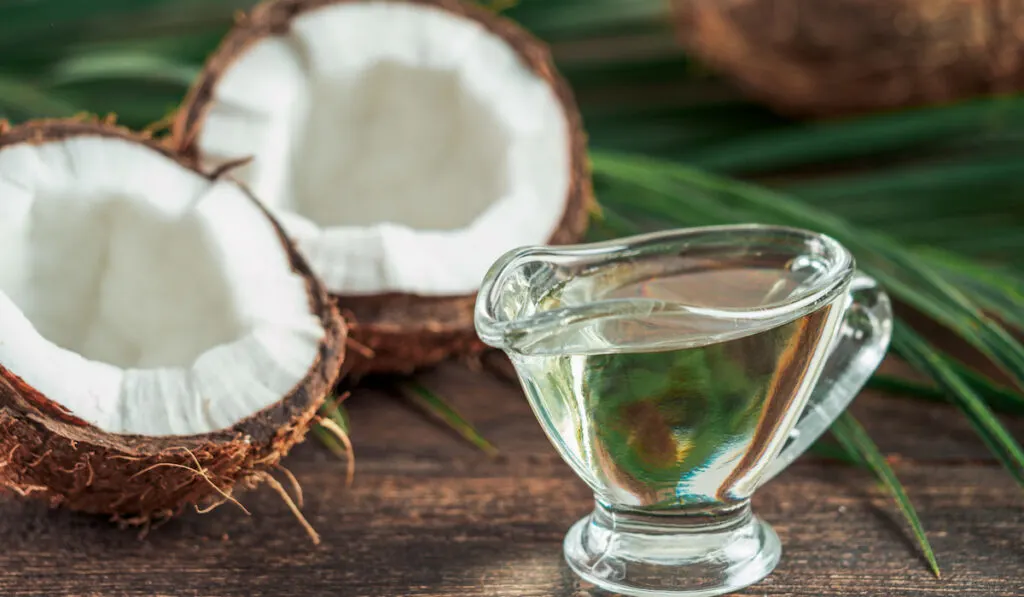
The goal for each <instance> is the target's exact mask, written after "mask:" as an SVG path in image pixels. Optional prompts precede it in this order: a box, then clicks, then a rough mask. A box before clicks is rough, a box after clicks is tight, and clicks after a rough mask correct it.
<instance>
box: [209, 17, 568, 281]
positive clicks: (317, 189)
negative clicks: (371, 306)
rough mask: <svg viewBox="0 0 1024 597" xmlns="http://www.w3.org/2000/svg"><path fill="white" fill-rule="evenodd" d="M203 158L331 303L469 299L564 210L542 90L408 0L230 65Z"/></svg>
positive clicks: (553, 132)
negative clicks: (259, 205) (286, 238)
mask: <svg viewBox="0 0 1024 597" xmlns="http://www.w3.org/2000/svg"><path fill="white" fill-rule="evenodd" d="M196 146H197V148H198V150H199V153H200V155H201V156H202V158H203V160H204V163H205V165H206V166H207V167H210V168H213V167H216V166H218V165H220V164H223V163H226V162H228V161H232V160H236V159H239V158H245V157H251V158H252V161H251V162H250V163H249V164H248V165H247V166H245V167H243V168H241V169H239V170H237V171H235V172H234V174H235V175H236V176H237V177H239V178H240V179H241V180H243V181H245V182H246V183H247V184H248V185H249V186H250V188H252V189H253V190H254V192H255V193H256V195H257V196H258V197H260V199H261V200H263V201H264V202H266V203H267V204H268V205H269V206H270V207H271V209H272V210H273V211H274V212H275V215H278V216H279V217H280V219H281V221H282V223H283V225H284V226H285V228H286V229H287V231H288V233H289V234H290V235H291V236H292V237H293V238H295V239H296V240H297V242H298V244H299V246H300V248H301V249H302V251H303V253H305V254H306V255H307V256H308V258H309V259H310V262H311V265H312V267H313V269H314V271H316V272H317V274H318V275H319V276H320V277H321V278H322V279H323V280H324V282H325V284H326V285H327V287H328V289H329V290H331V291H332V292H335V293H339V294H347V295H376V294H381V293H385V292H408V293H414V294H420V295H464V294H469V293H472V292H475V291H476V289H477V287H478V286H479V284H480V281H481V280H482V278H483V276H484V274H485V273H486V272H487V269H488V268H489V266H490V265H491V264H492V263H493V262H494V261H495V260H496V259H497V258H498V257H499V256H501V255H502V254H503V253H504V252H505V251H507V250H509V249H511V248H513V247H516V246H521V245H529V244H540V243H545V242H546V241H548V240H549V239H550V238H551V235H552V233H553V232H554V231H555V229H556V227H557V226H558V223H559V222H560V220H561V217H562V214H563V212H564V210H565V202H566V195H567V190H568V188H569V185H570V176H571V175H570V165H571V162H570V159H571V158H570V138H569V128H568V124H567V122H566V116H565V113H564V110H563V108H562V106H561V103H560V102H559V100H558V98H557V96H556V95H555V93H554V91H553V90H552V88H551V85H550V84H548V83H547V82H546V81H545V80H544V79H542V78H541V77H539V76H537V75H536V74H534V73H533V72H531V71H530V69H529V68H528V67H527V65H526V64H525V63H523V62H522V60H521V59H520V57H519V56H518V55H517V54H516V52H515V51H514V50H513V49H512V48H511V47H510V46H509V44H508V43H507V42H505V41H504V40H503V39H502V38H501V37H499V36H498V35H495V34H494V33H491V32H489V31H488V30H487V29H485V28H484V27H483V26H482V25H480V24H479V23H477V22H476V21H473V20H471V19H468V18H465V17H460V16H457V15H454V14H452V13H450V12H447V11H444V10H442V9H438V8H435V7H430V6H423V5H414V4H406V3H382V2H378V3H372V2H360V3H343V4H335V5H328V6H325V7H321V8H317V9H314V10H311V11H308V12H305V13H302V14H300V15H299V16H297V17H296V18H295V19H294V20H293V21H292V23H291V28H290V31H289V32H288V33H287V34H286V35H284V36H277V37H268V38H264V39H262V40H260V41H258V42H256V43H254V44H253V45H252V46H250V47H249V48H248V49H247V50H246V51H245V53H243V54H242V55H241V56H240V57H238V58H237V59H236V60H235V61H234V62H233V63H231V64H230V65H228V66H227V68H226V71H225V72H224V74H223V76H222V78H221V79H220V80H219V81H218V82H217V83H216V85H215V86H214V89H213V92H212V98H211V105H210V109H209V111H208V113H207V115H206V116H205V120H204V121H203V124H202V128H201V131H200V133H199V135H198V137H197V139H196Z"/></svg>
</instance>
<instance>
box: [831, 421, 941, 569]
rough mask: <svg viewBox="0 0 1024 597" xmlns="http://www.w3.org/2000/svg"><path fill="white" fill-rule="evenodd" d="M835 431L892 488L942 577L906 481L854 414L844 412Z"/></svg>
mask: <svg viewBox="0 0 1024 597" xmlns="http://www.w3.org/2000/svg"><path fill="white" fill-rule="evenodd" d="M832 434H833V435H834V436H835V438H836V439H837V440H838V441H839V443H840V444H842V446H843V447H844V448H846V450H847V451H849V452H850V453H852V454H856V455H857V457H858V458H859V459H860V460H862V461H863V462H864V463H865V464H866V465H867V466H868V467H869V468H870V469H871V470H872V471H873V472H874V473H875V475H876V476H877V477H878V479H879V480H880V481H881V482H882V483H883V484H884V485H885V487H886V488H887V489H888V490H889V493H890V494H891V495H892V497H893V499H894V500H895V501H896V505H897V507H899V509H900V512H902V513H903V517H904V518H906V520H907V522H908V523H909V524H910V528H911V529H912V530H913V533H914V537H915V538H917V542H918V544H919V545H920V546H921V551H922V553H923V554H924V557H925V559H926V560H927V561H928V565H929V566H930V567H931V569H932V572H934V573H935V576H936V577H937V578H942V572H941V571H940V570H939V562H938V560H936V559H935V552H934V551H933V550H932V546H931V543H930V542H929V541H928V536H927V535H926V534H925V532H924V527H923V526H921V520H920V519H919V518H918V516H917V511H916V510H915V509H914V506H913V504H911V502H910V498H909V497H907V492H906V491H905V490H904V489H903V484H902V483H900V480H899V479H898V478H897V477H896V473H895V472H894V471H893V470H892V467H890V466H889V463H888V462H886V460H885V456H883V455H882V453H881V452H880V451H879V449H878V447H877V446H876V445H875V443H874V442H873V441H871V438H870V437H869V436H868V434H867V432H865V431H864V428H863V427H861V425H860V423H858V422H857V420H856V419H855V418H854V417H853V415H851V414H850V413H848V412H845V413H843V414H842V415H840V416H839V418H838V419H836V422H835V423H833V424H832Z"/></svg>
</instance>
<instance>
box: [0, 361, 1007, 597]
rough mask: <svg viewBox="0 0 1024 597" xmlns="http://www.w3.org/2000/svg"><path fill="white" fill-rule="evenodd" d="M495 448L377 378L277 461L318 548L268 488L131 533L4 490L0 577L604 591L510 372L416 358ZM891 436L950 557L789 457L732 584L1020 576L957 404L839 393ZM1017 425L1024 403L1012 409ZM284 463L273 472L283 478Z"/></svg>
mask: <svg viewBox="0 0 1024 597" xmlns="http://www.w3.org/2000/svg"><path fill="white" fill-rule="evenodd" d="M424 381H425V382H426V383H427V384H428V385H429V386H430V387H432V388H434V389H436V390H438V391H440V392H442V393H443V394H444V395H445V397H447V398H448V399H450V400H451V401H452V402H453V403H455V404H456V405H457V406H458V407H459V408H460V409H461V410H462V411H463V413H464V414H466V415H467V416H468V417H469V418H471V419H472V420H474V422H476V423H477V424H478V425H479V428H480V429H481V430H482V431H483V432H484V434H485V435H486V436H487V437H488V438H489V439H491V440H493V441H494V442H495V443H496V444H497V445H498V446H499V447H500V448H501V449H502V455H501V456H500V457H497V458H494V459H491V458H488V457H486V456H484V455H482V454H481V453H479V452H477V451H475V450H474V449H473V448H471V447H468V446H467V445H466V444H465V443H464V442H463V441H462V440H460V439H459V438H457V437H456V436H455V435H454V434H453V433H451V432H450V431H448V430H446V429H444V428H443V427H441V426H440V425H437V424H434V423H432V422H430V421H429V420H426V419H424V417H423V416H422V415H421V414H420V413H418V412H417V411H416V410H415V409H414V408H413V407H411V406H409V405H408V404H405V403H404V402H403V401H402V400H401V399H400V398H396V397H394V396H391V395H389V394H387V393H385V392H382V391H362V392H360V393H358V394H357V395H356V396H355V397H353V399H352V401H351V403H350V413H351V415H352V419H353V425H354V433H353V440H354V442H355V444H356V447H357V456H358V467H357V474H356V482H355V484H354V486H353V487H351V488H346V487H345V486H344V465H343V463H340V462H338V461H337V460H336V459H335V458H334V457H333V456H331V455H330V454H328V453H327V452H326V450H324V449H322V448H321V447H320V446H319V445H317V444H316V443H315V442H312V441H311V442H307V443H306V444H305V445H303V446H300V447H299V448H298V449H297V450H296V451H295V452H294V453H293V454H292V455H291V456H290V457H289V458H288V459H287V460H286V461H285V464H286V465H287V466H288V467H289V468H290V469H291V470H292V472H294V473H295V475H296V476H297V477H298V479H299V481H300V482H301V483H302V486H303V488H304V490H305V497H306V506H305V509H304V512H305V514H306V515H307V516H308V517H309V519H310V521H311V522H312V523H313V525H314V526H316V528H317V530H318V531H320V533H321V534H322V535H323V539H324V542H323V544H322V545H320V546H318V547H314V546H313V545H312V544H311V543H310V542H309V540H308V538H307V537H306V535H305V533H304V532H303V531H302V529H301V528H300V527H299V526H298V524H297V523H296V522H295V519H294V518H292V516H291V514H290V513H289V512H288V510H287V508H286V507H285V506H284V504H283V503H282V502H281V500H280V498H279V497H277V495H276V494H274V493H273V492H271V491H269V490H267V489H263V490H258V491H255V492H252V493H248V494H243V495H242V496H240V497H241V501H242V502H243V503H244V504H245V505H246V507H248V508H249V509H250V510H251V511H252V516H251V517H247V516H245V514H243V513H242V512H241V511H239V510H237V509H234V508H233V507H232V506H231V505H230V504H228V505H225V506H222V507H221V508H219V509H218V510H215V511H214V512H211V513H209V514H205V515H199V514H195V513H190V514H187V515H185V516H183V517H182V518H180V519H178V520H176V521H173V522H171V523H169V524H167V525H165V526H163V527H161V528H158V529H154V530H152V531H151V532H150V533H149V535H148V536H147V537H146V538H145V539H142V540H140V539H139V538H138V534H137V532H136V531H122V530H119V529H117V528H116V527H113V526H111V525H109V524H108V523H106V522H105V521H104V520H102V519H98V518H93V517H88V516H82V515H75V514H70V513H67V512H59V511H58V512H51V511H48V510H46V509H45V508H43V507H41V506H40V505H38V504H34V503H28V502H23V501H21V500H16V499H13V498H5V499H3V500H0V537H2V538H3V549H2V550H0V595H5V596H11V597H28V596H33V597H34V596H37V595H81V596H89V597H92V596H97V597H99V596H102V597H113V596H132V597H135V596H140V597H141V596H147V597H148V596H195V597H234V596H239V597H242V596H246V597H263V596H275V597H276V596H279V595H304V596H305V595H312V596H319V595H325V596H326V595H332V596H345V597H348V596H352V597H360V596H367V597H370V596H373V597H376V596H380V597H385V596H386V597H395V596H399V595H417V596H434V597H442V596H444V597H447V596H464V595H465V596H509V597H529V596H537V597H541V596H544V597H551V596H554V597H587V596H595V597H596V596H597V595H607V594H605V593H600V592H598V591H596V590H594V589H592V588H591V587H589V586H588V585H585V584H581V583H579V582H578V581H577V580H576V579H575V578H574V577H573V575H572V574H571V573H570V572H569V571H568V569H567V568H566V566H565V564H564V563H563V562H562V559H561V540H562V536H563V534H564V533H565V531H566V530H567V529H568V527H569V525H570V524H572V523H573V522H574V521H575V520H576V519H577V518H579V517H580V516H582V515H584V514H585V513H586V512H587V511H588V510H589V509H590V507H591V502H590V499H591V498H590V494H589V492H588V490H587V488H586V487H585V486H584V485H583V484H582V482H580V481H579V480H578V479H577V478H576V477H575V476H574V475H573V474H572V473H571V472H570V471H569V470H568V468H567V467H566V466H565V465H564V464H563V463H562V461H561V460H560V459H559V458H558V456H557V455H556V454H555V453H554V451H553V450H552V449H551V448H550V446H549V444H548V443H547V440H546V439H545V438H544V436H543V434H542V433H541V431H540V428H539V426H538V425H537V423H536V422H535V420H534V418H533V415H532V414H531V413H530V411H529V409H528V408H527V406H526V405H525V403H524V401H523V399H522V397H521V396H520V395H519V392H518V390H517V389H516V388H515V387H513V386H512V385H511V384H509V383H507V382H505V381H502V380H500V379H498V378H496V377H494V376H489V375H487V374H484V373H473V372H470V371H468V370H467V369H465V368H463V367H461V366H458V365H446V366H444V367H442V368H440V369H439V370H437V371H434V372H431V373H429V374H427V375H425V376H424ZM854 411H855V412H856V414H857V415H858V416H859V417H860V418H861V420H862V422H864V423H865V425H866V426H867V427H868V428H869V430H870V431H871V432H872V433H873V435H874V436H875V437H876V439H877V440H878V441H879V443H880V445H881V446H882V448H883V450H885V451H887V452H889V453H892V454H894V455H898V456H899V459H894V461H895V468H896V472H897V474H898V475H899V476H900V478H901V479H902V480H903V482H904V483H905V484H906V485H907V488H908V491H909V493H910V495H911V497H912V498H913V499H914V501H915V503H916V504H917V506H918V509H919V512H920V514H921V517H922V520H923V522H924V525H925V527H926V529H927V530H928V531H929V535H930V537H931V539H932V542H933V545H934V547H935V549H936V552H937V555H938V558H939V561H940V564H941V565H942V567H943V571H944V573H945V576H944V578H943V579H942V580H936V579H935V578H934V577H932V575H931V574H930V573H929V572H928V570H927V568H926V566H925V564H924V563H923V561H922V558H921V557H920V555H919V554H918V551H917V549H916V547H915V546H914V544H913V543H912V540H910V539H909V534H908V533H907V531H906V529H905V528H904V526H903V523H902V520H901V519H900V518H899V515H898V514H897V513H896V512H895V509H894V508H893V507H892V505H891V503H890V501H889V499H888V498H887V497H886V496H885V494H884V493H883V492H882V491H881V490H880V489H878V488H877V487H876V486H875V484H874V482H873V481H872V479H871V478H870V476H869V475H868V474H866V473H864V472H862V471H859V470H856V469H853V468H850V467H847V466H843V465H839V464H836V463H833V462H829V461H826V460H822V459H817V458H814V457H813V456H807V457H804V458H803V459H802V460H801V461H799V462H798V463H797V464H796V465H794V466H793V467H791V468H790V469H789V470H788V471H786V472H785V473H783V474H782V475H780V476H779V477H778V478H777V479H776V480H774V481H773V482H772V483H770V484H769V485H768V486H766V487H764V488H762V489H761V490H759V492H758V494H757V497H756V498H755V500H754V502H755V503H754V507H755V510H756V511H757V512H758V513H759V514H760V515H761V516H762V517H764V518H765V519H766V520H768V521H769V522H770V523H771V524H773V525H774V526H775V528H776V530H777V531H778V533H779V535H780V537H781V538H782V541H783V545H784V550H785V551H784V555H783V560H782V563H781V565H780V566H779V568H778V569H777V570H776V572H775V573H774V574H772V576H770V577H769V578H768V579H767V580H766V581H764V582H763V583H761V584H759V585H757V586H755V587H753V588H751V589H749V590H747V591H745V592H743V593H741V594H743V595H807V596H821V597H826V596H853V595H870V596H877V595H900V596H911V595H914V596H916V595H953V594H956V595H963V596H971V595H977V596H985V597H1002V596H1007V597H1008V596H1019V595H1024V496H1022V493H1021V492H1020V491H1019V490H1018V489H1017V488H1016V487H1015V485H1014V484H1013V482H1012V480H1011V479H1010V477H1009V476H1008V475H1007V474H1005V473H1004V472H1003V471H1002V470H1001V469H1000V468H999V467H998V465H997V464H996V463H995V462H994V461H992V460H991V459H990V458H989V457H988V456H987V452H986V450H985V448H984V446H983V445H981V443H980V442H979V441H978V440H977V439H976V438H975V437H974V436H973V433H972V432H971V431H970V428H969V427H968V426H967V425H966V423H964V422H963V421H962V417H961V416H959V415H958V414H957V413H956V411H955V410H953V409H950V408H946V407H942V406H934V405H931V404H927V403H923V402H916V401H911V400H904V399H896V398H885V397H879V396H872V395H865V396H861V397H860V398H859V399H858V401H857V403H856V405H855V408H854ZM1008 422H1009V423H1010V424H1011V429H1012V430H1013V432H1014V433H1015V434H1016V435H1017V436H1018V437H1024V421H1021V420H1013V421H1008ZM282 480H283V479H282Z"/></svg>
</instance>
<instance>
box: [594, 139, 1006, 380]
mask: <svg viewBox="0 0 1024 597" xmlns="http://www.w3.org/2000/svg"><path fill="white" fill-rule="evenodd" d="M591 161H592V164H593V169H594V172H595V173H596V174H598V175H603V176H610V177H618V178H620V179H623V180H626V181H628V182H630V183H632V184H634V185H636V186H637V187H640V188H642V189H644V190H646V191H647V192H646V193H640V194H636V195H634V196H633V197H632V198H631V199H630V200H629V203H628V204H627V205H628V206H632V207H633V208H635V209H641V210H646V211H647V212H648V213H650V214H651V215H654V216H657V217H660V218H662V219H664V220H665V221H666V222H667V223H672V224H682V225H703V224H719V223H736V222H749V221H755V222H764V223H774V224H784V225H789V226H797V227H802V228H808V229H811V230H816V231H819V232H823V233H825V234H828V235H830V236H832V237H834V238H836V239H838V240H839V241H840V242H842V243H843V244H844V245H846V246H847V247H848V248H849V249H850V250H851V251H852V252H853V253H854V255H855V256H856V257H857V259H858V263H859V265H860V267H861V268H862V269H864V270H865V271H867V272H868V273H869V274H871V275H872V276H874V277H875V278H877V279H878V281H879V282H880V283H881V284H882V285H883V286H884V287H885V288H886V289H887V290H888V291H890V292H891V293H892V294H894V295H895V296H896V297H897V298H899V299H902V300H903V301H905V302H907V303H908V304H910V305H912V306H914V307H916V308H918V309H919V310H921V311H923V312H924V313H926V314H928V315H930V316H931V317H933V318H934V319H936V320H937V321H939V322H940V323H943V324H945V325H946V326H948V327H949V328H951V329H952V330H954V331H955V332H957V334H959V335H960V336H961V337H962V338H963V339H964V340H966V341H967V342H969V343H970V344H972V345H973V346H975V347H976V348H977V349H978V350H980V351H981V352H982V353H983V354H985V355H986V356H987V357H989V358H990V359H992V361H993V362H994V363H995V364H997V365H999V366H1000V368H1002V369H1003V370H1004V371H1005V372H1006V373H1007V374H1008V375H1009V376H1010V377H1011V379H1013V380H1014V382H1015V384H1016V385H1018V386H1019V387H1021V388H1024V346H1022V345H1021V343H1020V342H1019V341H1018V340H1017V339H1016V338H1014V337H1013V336H1012V335H1010V334H1009V333H1008V332H1007V331H1006V329H1005V328H1003V326H1002V325H1001V324H1000V323H999V322H997V321H994V320H992V319H991V318H990V317H988V316H987V315H986V314H985V313H984V312H983V310H982V309H981V308H980V307H979V306H978V305H977V304H976V303H975V302H974V301H972V300H971V298H970V297H968V296H967V295H965V294H964V292H963V291H962V290H961V289H960V288H957V287H956V286H955V285H953V284H951V283H950V282H949V281H948V280H946V279H944V278H943V276H942V275H940V274H939V273H937V272H936V271H935V270H933V269H932V268H931V267H930V266H929V265H928V264H927V263H923V262H922V260H921V259H920V258H919V257H918V256H917V255H915V254H913V253H911V252H910V251H909V250H908V249H906V248H904V247H902V246H901V245H900V244H899V243H898V242H896V241H893V240H892V239H890V238H887V237H885V236H883V235H880V234H877V233H875V232H872V231H871V230H865V229H862V228H858V227H856V226H853V225H851V224H849V223H848V222H846V221H844V220H843V219H841V218H838V217H836V216H835V215H833V214H831V213H828V212H826V211H823V210H820V209H816V208H814V207H812V206H810V205H807V204H806V203H803V202H801V201H799V200H797V199H795V198H792V197H789V196H787V195H785V194H783V193H781V192H777V191H772V190H770V189H766V188H763V187H757V186H754V185H751V184H747V183H743V182H740V181H737V180H731V179H728V178H723V177H719V176H715V175H713V174H709V173H707V172H703V171H700V170H698V169H695V168H690V167H687V166H683V165H681V164H677V163H674V162H669V161H666V160H659V159H655V158H646V157H642V156H635V155H627V154H606V153H603V152H601V153H599V152H594V153H593V154H592V156H591ZM601 197H602V199H607V197H606V196H604V195H602V196H601ZM613 197H614V195H613Z"/></svg>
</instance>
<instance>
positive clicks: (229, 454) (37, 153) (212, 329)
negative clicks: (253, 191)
mask: <svg viewBox="0 0 1024 597" xmlns="http://www.w3.org/2000/svg"><path fill="white" fill-rule="evenodd" d="M345 336H346V328H345V326H344V323H343V321H342V320H341V318H340V316H339V315H338V313H337V311H336V309H335V308H334V307H333V305H332V304H331V302H330V300H329V298H328V296H327V294H326V293H325V291H324V289H323V288H322V286H321V284H320V283H319V282H318V281H317V279H316V278H315V277H313V275H312V274H311V273H310V271H309V269H308V268H307V266H306V263H305V262H304V261H303V259H302V258H301V257H300V256H299V254H298V253H297V252H296V251H295V250H294V248H293V247H292V246H291V245H290V244H289V242H288V241H287V240H286V239H285V237H284V235H283V233H282V231H281V230H280V229H279V228H278V226H277V224H276V223H275V222H274V221H273V220H272V219H271V218H270V217H269V216H268V215H267V213H266V212H265V211H264V210H263V209H262V208H261V207H260V206H259V205H258V204H257V203H256V202H255V201H254V200H253V199H252V198H251V197H250V195H249V194H248V193H247V191H246V190H245V189H244V188H243V187H241V186H240V185H239V184H237V183H236V182H234V181H230V180H218V179H211V178H209V177H207V176H205V175H203V174H200V173H199V172H197V171H195V170H193V169H191V168H190V167H188V166H187V165H185V164H183V163H180V162H179V161H178V160H177V159H176V158H175V157H174V156H173V155H172V154H170V153H168V152H167V151H165V150H164V149H162V148H160V147H159V146H157V145H156V144H154V143H151V142H148V141H146V140H144V139H141V138H139V137H136V136H133V135H132V134H131V133H129V132H127V131H124V130H121V129H118V128H115V127H113V126H110V125H103V124H97V123H87V122H75V121H45V122H38V123H30V124H27V125H23V126H20V127H16V128H14V129H11V130H9V131H7V132H4V133H3V134H0V481H2V483H3V486H5V487H6V488H7V489H10V490H12V491H14V492H17V493H20V494H23V495H26V494H31V495H35V496H40V497H43V498H45V499H47V500H49V501H50V503H51V504H53V505H63V506H66V507H69V508H72V509H76V510H82V511H86V512H92V513H104V514H113V515H115V516H117V517H119V518H121V519H124V520H130V521H132V522H141V521H148V520H150V519H152V518H154V517H162V516H167V515H171V514H173V513H176V512H178V511H179V510H180V509H181V508H182V507H183V506H185V505H187V504H196V505H200V504H208V503H210V502H219V501H223V500H225V499H228V496H230V492H231V490H232V488H233V487H235V486H237V485H242V486H249V485H252V484H254V483H255V482H256V481H258V480H259V479H261V478H266V477H265V476H266V473H265V471H266V469H268V468H269V467H274V466H275V465H276V464H277V462H278V461H279V460H280V458H281V456H282V455H283V454H284V453H285V452H286V451H287V450H288V449H289V448H290V447H291V446H292V445H293V444H295V443H296V442H299V441H301V440H302V439H303V437H304V435H305V433H306V431H307V427H308V425H309V423H310V420H311V419H312V418H313V417H314V416H315V415H316V411H317V408H318V407H319V406H320V404H321V403H322V402H323V400H324V397H325V395H327V393H328V392H329V391H330V390H331V388H332V386H333V384H334V382H335V380H336V377H337V375H338V370H339V365H340V362H341V360H342V357H343V349H344V344H345ZM268 480H269V479H268ZM275 483H276V482H275Z"/></svg>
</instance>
